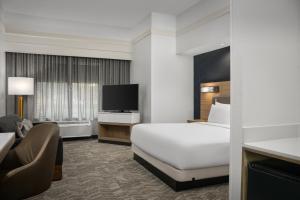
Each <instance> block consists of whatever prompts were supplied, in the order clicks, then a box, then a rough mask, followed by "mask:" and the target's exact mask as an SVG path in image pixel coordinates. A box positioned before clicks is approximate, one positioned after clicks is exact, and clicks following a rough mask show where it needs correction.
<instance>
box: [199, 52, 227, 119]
mask: <svg viewBox="0 0 300 200" xmlns="http://www.w3.org/2000/svg"><path fill="white" fill-rule="evenodd" d="M218 81H230V47H226V48H223V49H218V50H215V51H211V52H208V53H204V54H200V55H197V56H195V57H194V118H195V119H199V118H200V109H201V108H200V84H201V83H208V82H218Z"/></svg>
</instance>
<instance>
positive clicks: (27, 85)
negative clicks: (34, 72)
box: [7, 77, 34, 119]
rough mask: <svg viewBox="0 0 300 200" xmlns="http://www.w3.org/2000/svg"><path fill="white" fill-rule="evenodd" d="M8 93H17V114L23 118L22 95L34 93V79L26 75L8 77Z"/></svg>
mask: <svg viewBox="0 0 300 200" xmlns="http://www.w3.org/2000/svg"><path fill="white" fill-rule="evenodd" d="M7 85H8V95H18V116H19V117H20V118H21V119H23V118H24V111H23V96H25V95H34V79H33V78H27V77H8V83H7Z"/></svg>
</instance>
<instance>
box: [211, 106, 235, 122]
mask: <svg viewBox="0 0 300 200" xmlns="http://www.w3.org/2000/svg"><path fill="white" fill-rule="evenodd" d="M208 122H210V123H218V124H226V125H230V104H220V103H217V104H216V105H211V109H210V112H209V115H208Z"/></svg>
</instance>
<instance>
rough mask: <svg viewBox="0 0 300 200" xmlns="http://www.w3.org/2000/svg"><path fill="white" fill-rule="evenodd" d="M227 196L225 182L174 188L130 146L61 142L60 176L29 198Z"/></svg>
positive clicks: (218, 199) (208, 199) (203, 199)
mask: <svg viewBox="0 0 300 200" xmlns="http://www.w3.org/2000/svg"><path fill="white" fill-rule="evenodd" d="M41 199H42V200H54V199H55V200H57V199H59V200H68V199H72V200H73V199H74V200H82V199H84V200H96V199H97V200H98V199H99V200H101V199H103V200H114V199H116V200H143V199H147V200H156V199H157V200H160V199H162V200H168V199H170V200H173V199H174V200H182V199H185V200H192V199H200V200H227V199H228V185H227V184H223V185H216V186H210V187H204V188H198V189H192V190H187V191H182V192H174V191H173V190H172V189H170V188H169V187H168V186H167V185H165V184H164V183H163V182H161V181H160V180H159V179H158V178H157V177H155V176H154V175H152V174H151V173H150V172H148V171H147V170H146V169H144V168H143V167H142V166H141V165H139V164H138V163H137V162H136V161H134V160H133V159H132V152H131V150H130V147H127V146H121V145H112V144H103V143H98V142H97V140H81V141H69V142H64V165H63V180H61V181H57V182H53V183H52V186H51V188H50V189H49V190H47V191H46V192H44V193H42V194H40V195H38V196H35V197H33V198H30V200H41Z"/></svg>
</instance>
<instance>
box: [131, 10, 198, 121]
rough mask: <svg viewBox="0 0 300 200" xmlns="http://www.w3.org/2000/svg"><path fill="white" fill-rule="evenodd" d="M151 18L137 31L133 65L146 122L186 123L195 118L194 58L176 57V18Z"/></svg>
mask: <svg viewBox="0 0 300 200" xmlns="http://www.w3.org/2000/svg"><path fill="white" fill-rule="evenodd" d="M149 18H150V19H148V20H145V21H144V23H143V24H141V25H140V26H139V28H138V29H137V30H139V33H137V37H136V38H135V39H134V41H133V60H132V65H131V82H132V83H139V84H140V94H141V95H140V99H141V100H140V105H141V106H140V108H142V109H141V113H142V117H143V122H184V121H186V120H187V119H190V118H192V115H193V58H192V57H190V56H179V55H176V37H175V30H176V18H175V17H174V16H170V15H164V14H159V13H152V14H151V16H149Z"/></svg>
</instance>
